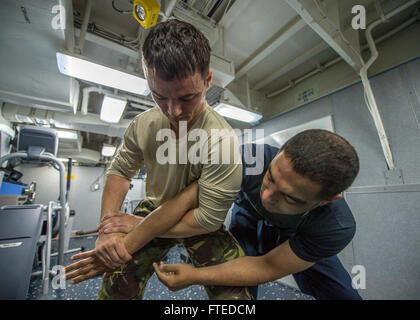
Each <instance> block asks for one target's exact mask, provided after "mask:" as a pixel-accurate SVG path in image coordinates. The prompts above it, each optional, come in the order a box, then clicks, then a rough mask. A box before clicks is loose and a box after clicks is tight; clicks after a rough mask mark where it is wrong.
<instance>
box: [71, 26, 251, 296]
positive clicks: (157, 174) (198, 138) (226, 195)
mask: <svg viewBox="0 0 420 320" xmlns="http://www.w3.org/2000/svg"><path fill="white" fill-rule="evenodd" d="M142 53H143V67H144V71H145V75H146V79H147V81H148V84H149V88H150V90H151V92H152V95H153V98H154V100H155V102H156V104H157V105H158V107H155V108H153V109H151V110H149V111H147V112H144V113H142V114H140V115H139V116H137V117H136V118H135V119H134V120H133V121H132V122H131V123H130V125H129V127H128V128H127V130H126V132H125V135H124V139H123V143H122V145H121V147H120V148H119V150H118V152H117V154H116V156H115V157H114V159H113V161H112V163H111V166H110V168H109V169H108V170H107V180H106V184H105V187H104V192H103V197H102V207H101V222H102V223H101V225H103V224H104V221H107V219H113V218H115V217H116V216H119V215H120V208H121V205H122V202H123V200H124V198H125V196H126V194H127V191H128V187H129V184H130V180H131V179H132V178H133V177H134V176H135V175H136V174H137V173H138V171H139V169H140V168H141V167H142V166H144V165H145V166H146V171H147V178H146V199H145V200H144V201H142V202H141V203H140V204H139V206H138V207H137V208H136V210H135V214H138V215H139V216H142V217H135V216H132V217H130V219H138V220H136V223H131V224H130V225H131V226H130V227H129V228H128V229H127V234H121V233H109V232H105V233H101V234H100V235H99V237H98V240H97V241H96V244H95V250H93V251H91V252H87V253H83V254H80V255H76V256H75V257H73V258H75V259H78V258H86V259H85V260H84V261H81V262H80V263H79V264H78V263H76V264H74V265H72V266H69V267H68V268H67V270H72V269H75V268H79V269H78V270H77V271H76V272H74V273H73V274H72V275H68V278H73V280H74V282H80V281H83V280H85V279H87V278H89V277H91V276H93V275H96V274H99V273H103V272H104V271H107V277H105V279H104V282H103V286H102V289H101V291H100V293H99V297H98V298H99V299H141V298H142V297H143V294H144V290H145V287H146V284H147V281H148V279H149V278H150V276H151V275H152V274H153V272H154V270H153V266H152V263H153V262H157V261H160V260H161V259H162V258H163V256H164V255H165V254H166V253H167V252H168V250H169V249H170V248H171V247H172V246H174V245H176V244H179V243H180V244H183V245H184V246H185V247H186V249H187V251H188V253H189V255H190V258H191V260H192V262H193V263H194V265H195V266H196V267H203V266H210V265H214V264H219V263H223V262H225V261H228V260H231V259H234V258H237V257H239V256H243V255H244V253H243V251H242V249H241V248H240V246H239V245H238V243H237V241H236V240H235V239H234V238H233V236H232V235H231V234H230V233H229V232H227V231H226V230H225V229H224V227H223V222H224V220H225V217H226V214H227V212H228V210H229V208H230V207H231V205H232V203H233V201H234V199H235V198H236V195H237V193H238V192H239V189H240V185H241V182H242V164H241V157H240V155H239V147H238V144H237V139H236V136H235V134H234V133H233V130H232V128H231V127H230V126H229V125H228V124H227V122H226V121H225V120H224V119H223V118H222V117H221V116H220V115H218V114H217V113H216V112H215V111H213V109H212V108H210V107H209V106H208V105H207V103H206V101H205V97H206V91H207V89H208V88H209V86H210V83H211V79H212V70H211V69H210V68H209V64H210V46H209V43H208V40H207V39H206V38H205V37H204V36H203V35H202V34H201V32H200V31H198V30H197V29H196V28H194V27H193V26H192V25H190V24H188V23H185V22H181V21H178V20H170V21H167V22H164V23H161V24H158V25H157V26H156V27H154V28H153V29H152V31H151V32H150V33H149V35H148V37H147V38H146V40H145V43H144V45H143V48H142ZM194 181H196V182H194ZM197 191H198V207H196V208H194V207H192V206H191V201H186V200H185V199H188V197H186V196H184V195H186V194H187V193H188V192H197ZM133 225H135V227H134V228H133ZM108 231H109V230H108ZM149 241H150V242H149ZM111 270H112V271H111ZM206 291H207V293H208V295H209V297H210V298H211V299H249V298H250V297H251V296H250V294H249V292H248V289H246V288H244V287H220V286H219V287H218V286H207V287H206Z"/></svg>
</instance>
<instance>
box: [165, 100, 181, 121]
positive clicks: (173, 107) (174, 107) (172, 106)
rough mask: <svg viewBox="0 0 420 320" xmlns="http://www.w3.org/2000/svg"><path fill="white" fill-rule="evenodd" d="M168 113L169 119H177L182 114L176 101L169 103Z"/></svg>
mask: <svg viewBox="0 0 420 320" xmlns="http://www.w3.org/2000/svg"><path fill="white" fill-rule="evenodd" d="M168 113H169V115H170V116H171V117H173V118H177V117H178V116H179V115H180V114H181V113H182V107H181V104H180V103H178V102H176V101H169V103H168Z"/></svg>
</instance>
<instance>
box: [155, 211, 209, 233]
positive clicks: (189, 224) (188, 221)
mask: <svg viewBox="0 0 420 320" xmlns="http://www.w3.org/2000/svg"><path fill="white" fill-rule="evenodd" d="M194 210H195V209H191V210H189V211H188V212H187V213H186V214H185V215H184V216H183V217H182V219H181V220H180V221H178V223H177V224H176V225H174V226H173V227H172V228H171V229H169V230H168V231H167V232H165V233H164V234H160V235H158V238H189V237H193V236H196V235H199V234H206V233H209V232H210V231H208V230H206V229H205V228H203V227H202V226H201V225H200V224H199V223H198V222H197V220H196V219H195V217H194Z"/></svg>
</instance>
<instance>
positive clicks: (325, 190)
mask: <svg viewBox="0 0 420 320" xmlns="http://www.w3.org/2000/svg"><path fill="white" fill-rule="evenodd" d="M257 148H264V151H263V154H264V156H263V157H262V152H258V150H257ZM241 151H242V159H243V180H242V185H241V190H240V192H239V194H238V197H237V198H236V200H235V202H234V206H233V208H232V220H231V225H230V231H231V232H232V234H233V235H234V236H235V238H236V239H237V240H238V241H239V243H240V245H241V246H242V248H243V249H244V251H245V253H246V255H247V257H241V258H237V259H234V260H232V261H229V262H226V263H223V264H219V265H215V266H211V267H204V268H194V267H192V266H190V265H188V264H173V265H164V264H161V265H160V266H158V265H157V264H155V265H154V267H155V271H156V273H157V276H158V277H159V279H160V280H161V281H162V282H163V283H164V284H165V285H166V286H168V287H169V289H171V290H179V289H182V288H185V287H187V286H190V285H194V284H202V285H235V286H237V285H242V286H250V287H252V288H251V293H252V294H253V296H254V297H255V298H257V293H258V287H257V285H258V284H261V283H265V282H268V281H273V280H275V279H279V278H282V277H284V276H286V275H289V274H293V277H294V278H295V280H296V282H297V284H298V286H299V288H300V289H301V291H302V292H303V293H306V294H309V295H311V296H313V297H315V298H316V299H361V297H360V295H359V294H358V292H357V291H356V290H355V289H353V288H352V285H351V278H350V276H349V274H348V273H347V271H346V270H345V269H344V267H343V265H342V264H341V262H340V261H339V259H338V257H337V254H338V253H339V252H340V251H341V250H343V249H344V248H345V247H346V246H347V244H348V243H349V242H350V241H351V240H352V238H353V236H354V234H355V232H356V223H355V220H354V218H353V215H352V213H351V211H350V208H349V207H348V205H347V204H346V202H345V200H344V199H343V198H342V196H341V193H342V192H343V191H344V190H346V189H347V188H348V187H350V185H351V184H352V183H353V181H354V179H355V178H356V176H357V174H358V171H359V159H358V156H357V153H356V151H355V150H354V148H353V147H352V146H351V145H350V144H349V143H348V142H347V141H346V140H345V139H344V138H342V137H340V136H339V135H337V134H334V133H331V132H329V131H325V130H307V131H304V132H302V133H300V134H298V135H296V136H295V137H293V138H291V139H290V140H289V141H287V143H286V144H285V145H283V146H282V148H281V149H277V148H274V147H271V146H269V145H264V146H262V145H255V144H249V145H244V146H242V147H241ZM260 151H261V150H260ZM255 155H256V160H255V162H254V163H253V164H251V165H249V164H248V163H249V159H250V158H252V156H255ZM252 167H253V168H258V167H260V168H262V170H260V172H259V174H249V173H247V172H249V171H250V170H249V169H252ZM251 171H252V170H251ZM261 171H262V172H261Z"/></svg>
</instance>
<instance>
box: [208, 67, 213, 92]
mask: <svg viewBox="0 0 420 320" xmlns="http://www.w3.org/2000/svg"><path fill="white" fill-rule="evenodd" d="M212 80H213V69H212V68H209V72H208V73H207V77H206V90H207V89H208V88H210V85H211V81H212Z"/></svg>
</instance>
